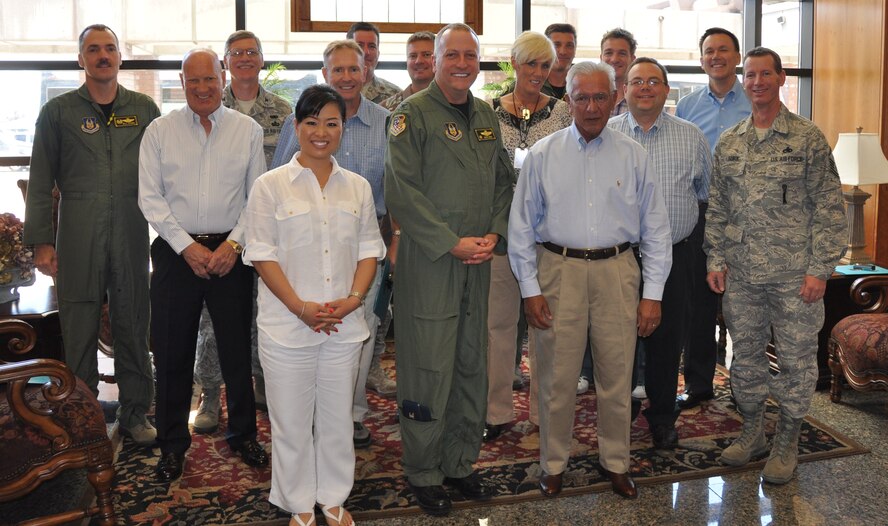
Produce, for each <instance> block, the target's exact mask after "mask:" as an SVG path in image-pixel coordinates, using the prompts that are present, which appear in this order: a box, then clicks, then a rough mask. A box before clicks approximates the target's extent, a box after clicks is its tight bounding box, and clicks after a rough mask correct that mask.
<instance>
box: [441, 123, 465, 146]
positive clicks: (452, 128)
mask: <svg viewBox="0 0 888 526" xmlns="http://www.w3.org/2000/svg"><path fill="white" fill-rule="evenodd" d="M444 135H446V136H447V138H448V139H450V140H451V141H454V142H455V141H458V140H460V139H462V136H463V133H462V130H460V129H459V128H458V127H457V126H456V123H455V122H445V123H444Z"/></svg>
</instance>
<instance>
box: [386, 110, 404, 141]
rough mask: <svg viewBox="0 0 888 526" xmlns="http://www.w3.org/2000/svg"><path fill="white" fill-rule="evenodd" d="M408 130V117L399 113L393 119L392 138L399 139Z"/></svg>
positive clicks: (390, 127) (390, 129)
mask: <svg viewBox="0 0 888 526" xmlns="http://www.w3.org/2000/svg"><path fill="white" fill-rule="evenodd" d="M406 129H407V116H406V115H404V114H403V113H399V114H398V115H395V116H394V117H392V124H391V125H390V126H389V133H391V134H392V137H397V136H398V135H401V133H403V132H404V130H406Z"/></svg>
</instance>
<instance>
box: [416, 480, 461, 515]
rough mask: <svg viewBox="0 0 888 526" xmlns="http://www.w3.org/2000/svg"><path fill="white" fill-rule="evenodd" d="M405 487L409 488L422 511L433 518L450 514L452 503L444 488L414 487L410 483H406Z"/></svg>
mask: <svg viewBox="0 0 888 526" xmlns="http://www.w3.org/2000/svg"><path fill="white" fill-rule="evenodd" d="M407 486H409V487H410V491H412V492H413V496H414V497H416V502H417V504H419V507H420V509H422V511H424V512H426V513H428V514H429V515H433V516H435V517H441V516H444V515H447V514H448V513H450V508H452V507H453V503H452V502H451V501H450V495H448V494H447V491H446V490H445V489H444V486H414V485H413V484H411V483H410V482H407Z"/></svg>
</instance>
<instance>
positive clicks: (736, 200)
mask: <svg viewBox="0 0 888 526" xmlns="http://www.w3.org/2000/svg"><path fill="white" fill-rule="evenodd" d="M743 72H744V77H743V78H744V80H743V89H744V91H745V92H746V95H747V96H748V97H749V100H750V102H751V103H752V115H751V116H750V117H749V118H748V119H745V120H743V121H741V122H740V123H739V124H737V125H736V126H734V127H732V128H730V129H728V130H727V131H725V132H724V134H722V136H721V139H720V141H719V143H718V146H717V147H716V149H715V165H714V170H713V176H712V189H711V196H710V206H709V210H708V213H707V217H706V234H705V248H706V252H707V254H708V260H707V270H708V274H707V277H706V281H707V282H708V283H709V286H710V288H711V289H712V290H713V291H714V292H716V293H717V294H722V293H724V295H725V296H724V303H723V308H724V315H725V322H726V324H727V326H728V331H730V333H731V339H732V341H733V351H734V361H733V364H732V366H731V385H732V386H733V389H734V397H735V398H736V400H737V407H738V409H739V411H740V414H741V415H742V416H743V428H742V431H741V434H740V437H739V438H737V440H735V441H734V442H733V443H732V444H731V445H730V446H729V447H727V448H725V450H724V451H723V452H722V454H721V457H719V460H720V461H721V462H723V463H725V464H729V465H732V466H739V465H743V464H746V463H747V462H749V460H750V459H751V458H752V457H754V456H756V455H759V454H762V453H764V452H766V451H767V450H768V443H767V440H766V439H765V433H764V429H763V417H764V412H765V400H766V399H767V398H768V395H769V394H771V395H773V397H774V398H775V399H776V400H777V402H778V403H779V404H780V417H779V420H778V422H777V433H776V436H775V437H774V443H773V446H772V447H771V454H770V457H769V458H768V462H767V463H766V464H765V468H764V471H763V472H762V478H763V479H764V480H765V481H766V482H770V483H774V484H784V483H786V482H789V481H790V480H791V479H792V478H793V476H794V474H795V468H796V465H797V456H798V436H799V428H800V426H801V422H802V418H804V416H805V414H806V413H807V412H808V407H809V406H810V403H811V397H812V395H813V394H814V387H815V384H816V380H817V332H818V331H819V330H820V328H821V327H822V326H823V317H824V307H823V301H822V299H823V293H824V291H825V290H826V280H827V279H829V276H830V275H831V273H832V271H833V268H834V267H835V265H836V263H837V262H838V259H839V257H840V255H841V252H842V247H843V245H844V241H845V235H846V232H847V231H846V229H847V223H846V222H845V212H844V208H843V206H842V197H841V185H840V183H839V176H838V173H837V171H836V165H835V161H833V158H832V153H831V151H830V148H829V144H827V142H826V138H825V137H824V136H823V133H822V132H821V131H820V130H819V129H818V128H817V126H815V125H814V124H813V123H812V122H811V121H809V120H807V119H805V118H802V117H799V116H798V115H794V114H792V113H790V112H789V110H788V109H787V108H786V106H784V105H783V104H782V103H781V102H780V88H781V86H783V84H784V82H785V81H786V73H785V72H784V71H783V68H782V65H781V61H780V56H779V55H777V53H775V52H774V51H771V50H770V49H766V48H755V49H753V50H751V51H749V52H748V53H747V54H746V57H745V59H744V63H743ZM772 329H773V333H774V343H775V345H776V347H777V349H776V351H777V360H778V364H779V366H780V374H778V375H777V376H774V377H771V375H770V373H769V372H768V358H767V357H766V356H765V347H766V345H767V343H768V341H769V339H770V337H771V330H772Z"/></svg>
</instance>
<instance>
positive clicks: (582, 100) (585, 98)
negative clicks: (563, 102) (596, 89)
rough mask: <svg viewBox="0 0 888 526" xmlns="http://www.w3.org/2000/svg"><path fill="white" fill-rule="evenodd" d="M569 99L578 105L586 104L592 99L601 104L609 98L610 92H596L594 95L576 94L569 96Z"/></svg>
mask: <svg viewBox="0 0 888 526" xmlns="http://www.w3.org/2000/svg"><path fill="white" fill-rule="evenodd" d="M571 100H573V101H574V102H575V103H576V104H579V105H580V106H588V105H589V102H590V101H594V102H595V104H597V105H599V106H601V105H603V104H605V103H607V101H609V100H610V94H609V93H596V94H594V95H577V96H576V97H571Z"/></svg>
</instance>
